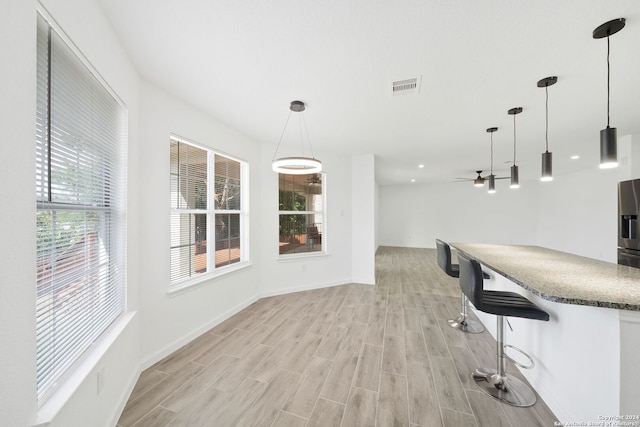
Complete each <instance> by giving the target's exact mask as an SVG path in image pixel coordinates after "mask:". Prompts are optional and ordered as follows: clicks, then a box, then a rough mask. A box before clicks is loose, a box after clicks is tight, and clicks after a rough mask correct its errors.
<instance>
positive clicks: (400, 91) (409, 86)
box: [391, 76, 422, 96]
mask: <svg viewBox="0 0 640 427" xmlns="http://www.w3.org/2000/svg"><path fill="white" fill-rule="evenodd" d="M421 77H422V76H417V77H412V78H410V79H404V80H396V81H395V82H392V83H391V96H400V95H412V94H417V93H419V92H420V80H422V79H421Z"/></svg>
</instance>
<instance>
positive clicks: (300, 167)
mask: <svg viewBox="0 0 640 427" xmlns="http://www.w3.org/2000/svg"><path fill="white" fill-rule="evenodd" d="M289 110H290V111H289V115H288V116H287V121H286V122H285V124H284V129H282V134H281V135H280V140H279V141H278V146H277V147H276V152H275V153H274V155H273V160H272V162H271V167H272V169H273V171H274V172H277V173H286V174H289V175H305V174H311V173H320V172H322V162H321V161H320V160H318V159H316V158H315V157H313V148H312V147H311V140H310V139H309V131H308V130H307V124H306V122H304V116H303V115H302V114H301V115H300V145H301V147H302V155H301V156H293V157H281V158H279V159H276V156H277V154H278V148H280V143H282V137H283V136H284V133H285V131H286V130H287V125H288V124H289V119H290V118H291V113H292V112H295V113H302V112H303V111H304V110H305V105H304V102H302V101H291V105H290V106H289ZM303 123H304V127H305V130H307V140H308V142H309V150H310V151H311V157H307V156H305V154H304V139H303V138H302V124H303Z"/></svg>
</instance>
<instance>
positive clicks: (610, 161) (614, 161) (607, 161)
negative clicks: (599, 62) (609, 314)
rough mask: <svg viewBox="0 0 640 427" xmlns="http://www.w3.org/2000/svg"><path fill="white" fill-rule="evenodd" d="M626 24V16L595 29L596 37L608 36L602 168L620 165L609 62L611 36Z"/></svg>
mask: <svg viewBox="0 0 640 427" xmlns="http://www.w3.org/2000/svg"><path fill="white" fill-rule="evenodd" d="M624 25H625V19H624V18H617V19H613V20H611V21H609V22H605V23H604V24H602V25H600V26H599V27H598V28H596V29H595V30H593V38H594V39H603V38H605V37H606V38H607V127H606V128H604V129H602V130H601V131H600V169H609V168H615V167H617V166H618V135H617V130H616V128H612V127H610V126H609V99H610V96H611V90H610V80H611V67H610V64H609V53H610V45H609V36H612V35H614V34H615V33H617V32H618V31H620V30H622V29H623V28H624Z"/></svg>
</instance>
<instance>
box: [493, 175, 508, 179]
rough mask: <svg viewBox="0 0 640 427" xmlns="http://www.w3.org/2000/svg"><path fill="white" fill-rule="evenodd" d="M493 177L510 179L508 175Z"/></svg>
mask: <svg viewBox="0 0 640 427" xmlns="http://www.w3.org/2000/svg"><path fill="white" fill-rule="evenodd" d="M494 179H511V177H510V176H496V177H495V178H494Z"/></svg>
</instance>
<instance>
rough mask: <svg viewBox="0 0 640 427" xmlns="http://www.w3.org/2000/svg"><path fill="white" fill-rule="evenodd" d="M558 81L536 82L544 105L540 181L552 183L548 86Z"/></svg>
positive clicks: (548, 79) (555, 78)
mask: <svg viewBox="0 0 640 427" xmlns="http://www.w3.org/2000/svg"><path fill="white" fill-rule="evenodd" d="M557 81H558V78H557V77H556V76H553V77H545V78H544V79H542V80H539V81H538V87H543V88H544V94H545V104H544V112H545V116H544V129H545V130H544V139H545V152H544V153H542V174H541V175H540V181H542V182H549V181H553V156H552V153H550V152H549V86H553V85H554V84H556V82H557Z"/></svg>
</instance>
